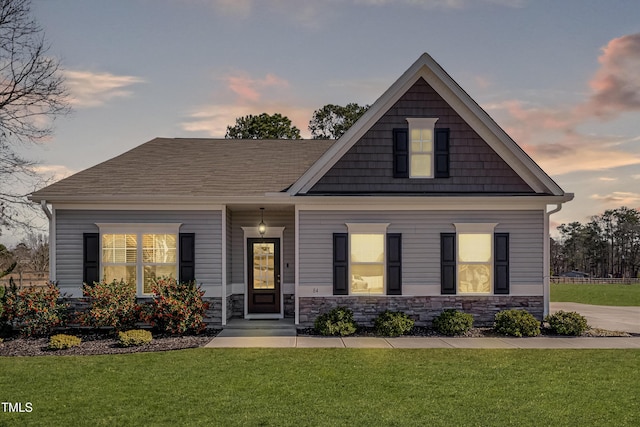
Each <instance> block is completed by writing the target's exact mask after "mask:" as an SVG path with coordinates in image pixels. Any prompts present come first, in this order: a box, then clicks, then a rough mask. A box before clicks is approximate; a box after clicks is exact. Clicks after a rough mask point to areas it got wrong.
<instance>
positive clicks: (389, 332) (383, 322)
mask: <svg viewBox="0 0 640 427" xmlns="http://www.w3.org/2000/svg"><path fill="white" fill-rule="evenodd" d="M414 323H415V321H414V320H413V319H411V318H410V317H409V316H407V315H406V314H405V313H403V312H401V311H390V310H385V311H383V312H382V313H380V314H379V315H378V317H376V318H375V319H374V321H373V325H374V329H375V331H376V333H377V334H379V335H384V336H388V337H397V336H399V335H404V334H406V333H408V332H409V331H411V329H413V325H414Z"/></svg>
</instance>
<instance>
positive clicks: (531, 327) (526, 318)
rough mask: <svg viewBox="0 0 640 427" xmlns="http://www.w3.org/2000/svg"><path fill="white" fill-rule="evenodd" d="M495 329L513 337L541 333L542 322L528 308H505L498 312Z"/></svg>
mask: <svg viewBox="0 0 640 427" xmlns="http://www.w3.org/2000/svg"><path fill="white" fill-rule="evenodd" d="M493 327H494V330H495V331H496V332H497V333H499V334H503V335H510V336H513V337H535V336H537V335H540V322H539V321H538V320H537V319H536V318H535V317H533V315H532V314H531V313H529V312H528V311H526V310H515V309H512V310H503V311H500V312H498V313H496V317H495V322H494V324H493Z"/></svg>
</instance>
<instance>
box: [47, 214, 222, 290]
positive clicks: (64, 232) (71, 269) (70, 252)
mask: <svg viewBox="0 0 640 427" xmlns="http://www.w3.org/2000/svg"><path fill="white" fill-rule="evenodd" d="M56 220H57V223H56V239H55V242H56V243H55V244H56V257H57V266H56V279H57V281H58V285H59V286H60V290H61V291H62V292H65V293H68V294H70V295H71V296H74V297H79V296H82V279H83V277H82V276H83V271H82V270H83V253H82V252H83V235H84V233H98V232H99V229H98V226H96V225H95V224H96V223H140V224H143V223H172V222H175V223H181V224H182V226H181V227H180V232H181V233H195V235H196V238H195V278H196V280H197V282H198V283H199V284H202V288H203V290H205V291H206V292H207V293H206V295H205V296H214V294H216V295H217V294H219V293H220V289H219V288H220V284H221V283H222V276H221V273H222V269H221V265H222V264H221V262H222V252H221V241H222V239H221V237H222V235H221V229H220V228H221V212H220V211H108V210H104V211H103V210H64V209H57V210H56Z"/></svg>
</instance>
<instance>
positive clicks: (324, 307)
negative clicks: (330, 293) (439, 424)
mask: <svg viewBox="0 0 640 427" xmlns="http://www.w3.org/2000/svg"><path fill="white" fill-rule="evenodd" d="M338 306H340V307H348V308H350V309H351V310H353V314H354V318H355V321H356V322H358V323H359V324H361V325H363V326H373V319H375V318H376V316H377V315H378V314H379V313H381V312H383V311H385V310H391V311H402V312H404V313H406V314H407V315H408V316H410V317H411V318H412V319H414V320H415V322H416V326H431V323H432V321H433V319H434V317H436V316H438V315H439V314H440V313H442V311H443V310H445V309H447V308H455V309H457V310H459V311H463V312H465V313H471V314H473V320H474V326H492V325H493V320H494V316H495V314H496V313H497V312H499V311H501V310H507V309H511V308H517V309H525V310H527V311H528V312H530V313H531V314H533V315H534V316H535V317H536V318H537V319H538V320H542V316H543V312H544V300H543V297H541V296H507V295H505V296H486V297H483V296H458V295H442V296H415V297H402V296H398V297H392V296H380V297H374V296H367V297H363V296H350V297H301V298H300V326H313V322H314V321H315V319H316V317H317V316H318V315H320V314H322V313H326V312H327V311H329V310H331V309H332V308H334V307H338Z"/></svg>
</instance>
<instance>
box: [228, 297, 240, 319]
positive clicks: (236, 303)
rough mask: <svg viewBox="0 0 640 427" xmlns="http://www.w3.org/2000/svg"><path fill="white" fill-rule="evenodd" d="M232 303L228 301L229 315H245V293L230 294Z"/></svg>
mask: <svg viewBox="0 0 640 427" xmlns="http://www.w3.org/2000/svg"><path fill="white" fill-rule="evenodd" d="M230 298H231V303H230V304H229V303H227V317H229V314H231V317H235V318H240V319H242V318H243V317H244V294H233V295H231V296H230Z"/></svg>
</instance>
